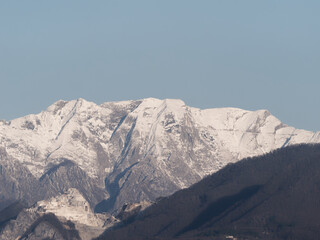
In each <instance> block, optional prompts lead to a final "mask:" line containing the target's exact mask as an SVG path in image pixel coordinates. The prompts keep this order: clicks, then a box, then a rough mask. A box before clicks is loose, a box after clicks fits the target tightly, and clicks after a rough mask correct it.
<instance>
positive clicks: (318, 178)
mask: <svg viewBox="0 0 320 240" xmlns="http://www.w3.org/2000/svg"><path fill="white" fill-rule="evenodd" d="M319 216H320V145H298V146H291V147H286V148H282V149H278V150H275V151H273V152H271V153H269V154H266V155H263V156H260V157H255V158H247V159H244V160H242V161H240V162H238V163H235V164H231V165H228V166H226V167H225V168H224V169H222V170H221V171H219V172H217V173H215V174H213V175H212V176H209V177H207V178H205V179H204V180H202V181H201V182H199V183H197V184H195V185H193V186H191V187H190V188H188V189H184V190H181V191H179V192H177V193H175V194H174V195H172V196H170V197H167V198H163V199H161V200H160V201H158V202H157V203H156V204H154V205H153V206H152V207H150V208H148V209H147V210H146V211H144V212H143V213H142V214H141V215H139V216H138V217H137V218H136V219H135V220H134V221H133V222H131V223H128V224H126V225H124V226H121V227H118V228H117V229H113V230H109V231H107V232H105V233H104V235H103V236H101V237H100V238H99V239H171V238H172V239H220V238H221V239H225V238H226V236H234V237H237V238H238V239H320V218H319Z"/></svg>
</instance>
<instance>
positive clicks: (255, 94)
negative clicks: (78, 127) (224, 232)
mask: <svg viewBox="0 0 320 240" xmlns="http://www.w3.org/2000/svg"><path fill="white" fill-rule="evenodd" d="M319 12H320V1H319V0H306V1H301V0H299V1H296V0H281V1H279V0H268V1H257V0H242V1H239V0H219V1H218V0H200V1H196V0H193V1H190V0H161V1H159V0H157V1H156V0H136V1H132V0H127V1H122V0H95V1H83V0H68V1H62V0H55V1H43V0H41V1H40V0H33V1H0V89H1V94H0V119H5V120H11V119H13V118H17V117H21V116H24V115H27V114H31V113H39V112H41V111H42V110H45V109H46V108H47V107H48V106H49V105H51V104H52V103H54V102H55V101H57V100H59V99H63V100H72V99H77V98H84V99H86V100H88V101H93V102H96V103H98V104H101V103H103V102H107V101H120V100H129V99H142V98H146V97H155V98H160V99H164V98H178V99H182V100H183V101H184V102H185V103H186V104H187V105H189V106H192V107H198V108H202V109H204V108H216V107H238V108H242V109H247V110H258V109H268V110H269V111H270V112H271V113H272V114H273V115H275V116H276V117H277V118H279V119H280V120H281V121H282V122H284V123H286V124H288V125H291V126H294V127H296V128H302V129H306V130H311V131H319V130H320V108H319V105H320V66H319V65H320V14H319Z"/></svg>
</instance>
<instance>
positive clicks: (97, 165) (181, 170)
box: [0, 98, 320, 221]
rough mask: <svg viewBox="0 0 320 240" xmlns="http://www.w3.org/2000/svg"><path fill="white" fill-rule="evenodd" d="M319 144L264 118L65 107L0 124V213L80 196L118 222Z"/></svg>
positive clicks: (142, 105)
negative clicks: (226, 174)
mask: <svg viewBox="0 0 320 240" xmlns="http://www.w3.org/2000/svg"><path fill="white" fill-rule="evenodd" d="M319 142H320V132H316V133H314V132H310V131H305V130H299V129H295V128H293V127H290V126H287V125H286V124H284V123H282V122H281V121H280V120H279V119H277V118H276V117H274V116H273V115H271V113H270V112H268V111H267V110H258V111H247V110H242V109H237V108H213V109H205V110H201V109H198V108H193V107H189V106H186V105H185V103H184V102H183V101H181V100H174V99H165V100H159V99H154V98H148V99H142V100H135V101H122V102H107V103H103V104H101V105H97V104H95V103H92V102H88V101H86V100H84V99H77V100H73V101H62V100H60V101H57V102H56V103H54V104H52V105H51V106H49V107H48V108H47V109H46V110H45V111H43V112H41V113H39V114H31V115H28V116H25V117H22V118H18V119H14V120H11V121H1V122H0V189H1V191H0V210H2V209H5V208H6V207H8V206H10V205H11V204H15V203H16V201H17V200H19V201H20V202H21V204H23V205H24V206H26V207H32V206H34V204H37V202H39V201H42V200H45V199H53V198H55V197H57V196H58V195H59V194H66V193H68V191H69V190H70V189H75V191H76V192H77V193H79V194H80V195H81V196H82V197H83V198H84V199H85V201H87V202H88V204H89V207H90V209H91V210H92V211H93V212H95V213H96V214H97V213H105V212H107V213H111V214H113V215H117V214H119V212H121V208H122V206H123V205H124V204H127V203H137V202H143V201H147V202H156V201H157V199H158V198H159V197H166V196H169V195H171V194H173V193H174V192H176V191H178V190H180V189H184V188H187V187H190V186H191V185H193V184H195V183H197V182H199V181H200V180H201V179H203V178H205V177H206V176H208V175H210V174H212V173H215V172H217V171H218V170H220V169H222V168H223V167H225V166H226V165H227V164H229V163H235V162H238V161H239V160H241V159H243V158H246V157H253V156H258V155H262V154H266V153H268V152H270V151H272V150H275V149H278V148H285V147H287V146H290V145H295V144H300V143H319ZM79 219H82V218H81V216H80V217H79ZM79 221H80V220H79Z"/></svg>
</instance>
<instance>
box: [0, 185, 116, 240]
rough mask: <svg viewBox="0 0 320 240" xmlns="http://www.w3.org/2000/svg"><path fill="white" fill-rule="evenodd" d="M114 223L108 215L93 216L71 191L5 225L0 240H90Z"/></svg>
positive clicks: (79, 195)
mask: <svg viewBox="0 0 320 240" xmlns="http://www.w3.org/2000/svg"><path fill="white" fill-rule="evenodd" d="M1 213H2V212H1ZM117 222H119V221H118V220H116V219H115V218H114V217H112V216H110V215H108V214H95V213H93V212H92V210H91V208H90V204H89V202H88V201H87V200H86V199H85V198H84V197H83V196H82V195H81V193H80V192H79V191H78V190H77V189H75V188H70V189H69V190H68V191H67V192H65V193H64V194H59V195H58V196H56V197H52V198H50V199H47V200H43V201H39V202H37V203H36V204H35V205H34V206H32V207H31V208H29V209H26V210H23V211H22V212H21V213H20V214H19V215H18V217H17V219H15V220H11V221H10V222H9V223H7V224H6V226H5V228H4V229H3V231H2V233H1V235H0V236H1V237H0V239H19V238H22V239H46V238H48V239H82V240H89V239H92V238H93V237H97V236H99V234H101V233H102V232H103V231H104V230H105V229H106V228H107V227H110V226H112V225H113V224H115V223H117ZM23 237H24V238H23Z"/></svg>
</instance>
